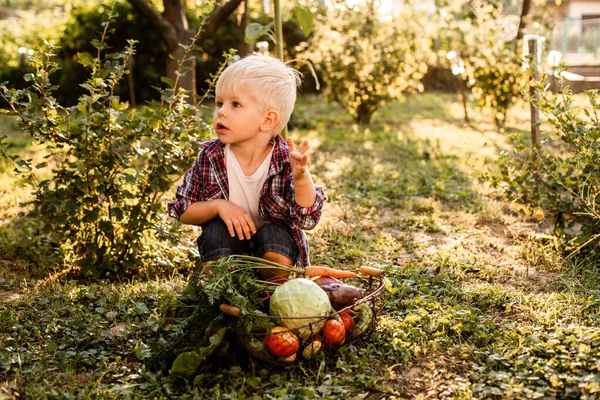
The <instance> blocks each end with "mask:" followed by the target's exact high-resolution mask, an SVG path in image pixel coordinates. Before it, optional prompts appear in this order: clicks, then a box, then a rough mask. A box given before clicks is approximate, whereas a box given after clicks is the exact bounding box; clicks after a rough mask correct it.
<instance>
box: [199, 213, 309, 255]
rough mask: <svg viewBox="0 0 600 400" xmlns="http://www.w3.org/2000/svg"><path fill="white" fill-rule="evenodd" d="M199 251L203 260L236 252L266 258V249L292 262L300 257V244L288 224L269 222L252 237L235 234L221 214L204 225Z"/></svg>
mask: <svg viewBox="0 0 600 400" xmlns="http://www.w3.org/2000/svg"><path fill="white" fill-rule="evenodd" d="M197 243H198V250H199V251H200V257H201V258H202V261H211V260H215V259H217V258H220V257H227V256H231V255H234V254H247V255H251V256H255V257H262V256H263V255H264V254H265V253H266V252H269V251H273V252H275V253H279V254H281V255H283V256H285V257H287V258H289V259H290V260H292V263H293V262H294V261H295V260H296V257H297V256H298V245H297V244H296V242H295V241H294V238H293V237H292V235H291V234H290V232H288V231H287V230H286V229H285V228H284V227H282V226H279V225H275V224H265V225H263V226H262V227H260V228H259V229H258V230H257V231H256V233H255V234H254V235H252V237H251V238H250V239H249V240H248V239H244V240H240V239H239V238H238V237H237V236H235V237H231V235H230V234H229V230H228V229H227V225H225V222H223V220H222V219H221V218H219V217H216V218H214V219H212V220H211V221H209V222H207V223H206V224H205V225H203V226H202V234H201V235H200V237H199V238H198V241H197Z"/></svg>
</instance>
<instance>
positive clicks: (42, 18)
mask: <svg viewBox="0 0 600 400" xmlns="http://www.w3.org/2000/svg"><path fill="white" fill-rule="evenodd" d="M67 20H68V15H66V14H65V13H64V12H63V11H61V10H59V9H48V10H44V11H41V12H38V13H33V12H30V11H18V13H17V15H16V16H14V17H10V18H6V19H0V82H4V81H11V83H12V84H13V85H14V86H15V87H23V83H24V82H23V75H25V74H26V73H28V72H31V68H30V67H29V65H28V61H29V58H30V57H31V54H30V53H32V52H33V49H37V48H40V47H42V45H43V40H46V41H48V42H50V43H56V41H57V40H58V38H59V37H60V35H61V33H62V31H63V30H64V25H65V24H66V22H67ZM0 104H3V101H1V100H0Z"/></svg>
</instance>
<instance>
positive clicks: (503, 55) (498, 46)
mask: <svg viewBox="0 0 600 400" xmlns="http://www.w3.org/2000/svg"><path fill="white" fill-rule="evenodd" d="M444 10H445V11H447V12H446V13H444V14H442V15H443V16H442V15H440V16H439V23H440V27H441V29H440V36H439V41H440V44H439V47H438V48H439V51H438V54H439V56H440V57H439V58H440V60H441V61H443V62H444V63H445V64H446V65H447V66H449V64H450V63H449V61H448V60H447V58H446V55H447V54H448V53H449V52H450V51H454V52H456V53H457V54H458V55H459V56H460V59H461V61H462V62H463V64H464V69H463V71H462V72H461V73H460V75H459V77H460V79H462V80H463V81H464V82H466V83H467V85H468V87H469V88H470V89H471V92H472V94H473V98H474V100H475V102H476V103H477V105H478V106H479V107H480V108H482V109H483V108H487V109H491V110H492V111H493V113H494V121H495V123H496V126H497V127H502V126H504V121H505V120H506V114H507V112H508V109H509V108H510V107H511V106H512V105H513V104H514V102H515V101H516V100H517V99H519V98H521V97H522V90H523V88H524V87H525V85H526V84H527V79H528V77H527V74H525V73H523V70H522V68H521V52H520V49H519V48H518V47H517V43H516V42H515V41H514V39H513V38H512V37H509V36H510V35H507V34H506V32H505V31H504V27H503V26H502V24H501V23H499V20H500V17H501V14H502V6H501V3H499V2H496V1H493V2H478V3H477V5H476V6H473V5H472V4H471V2H454V3H452V4H448V5H446V6H445V7H444Z"/></svg>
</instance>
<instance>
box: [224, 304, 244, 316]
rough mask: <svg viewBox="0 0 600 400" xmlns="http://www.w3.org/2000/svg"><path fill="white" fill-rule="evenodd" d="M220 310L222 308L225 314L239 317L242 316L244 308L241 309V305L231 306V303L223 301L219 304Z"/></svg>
mask: <svg viewBox="0 0 600 400" xmlns="http://www.w3.org/2000/svg"><path fill="white" fill-rule="evenodd" d="M219 310H221V312H223V313H225V314H229V315H231V316H232V317H237V318H241V317H242V313H241V311H242V310H240V309H239V307H236V306H230V305H229V304H225V303H223V304H221V305H220V306H219Z"/></svg>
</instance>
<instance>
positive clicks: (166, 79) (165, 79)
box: [160, 76, 175, 87]
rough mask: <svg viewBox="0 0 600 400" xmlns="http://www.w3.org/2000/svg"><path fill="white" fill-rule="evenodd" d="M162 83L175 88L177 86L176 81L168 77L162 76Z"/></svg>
mask: <svg viewBox="0 0 600 400" xmlns="http://www.w3.org/2000/svg"><path fill="white" fill-rule="evenodd" d="M160 81H161V82H164V83H166V84H167V85H169V86H171V87H173V86H174V85H175V81H174V80H173V79H171V78H167V77H166V76H161V77H160Z"/></svg>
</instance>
